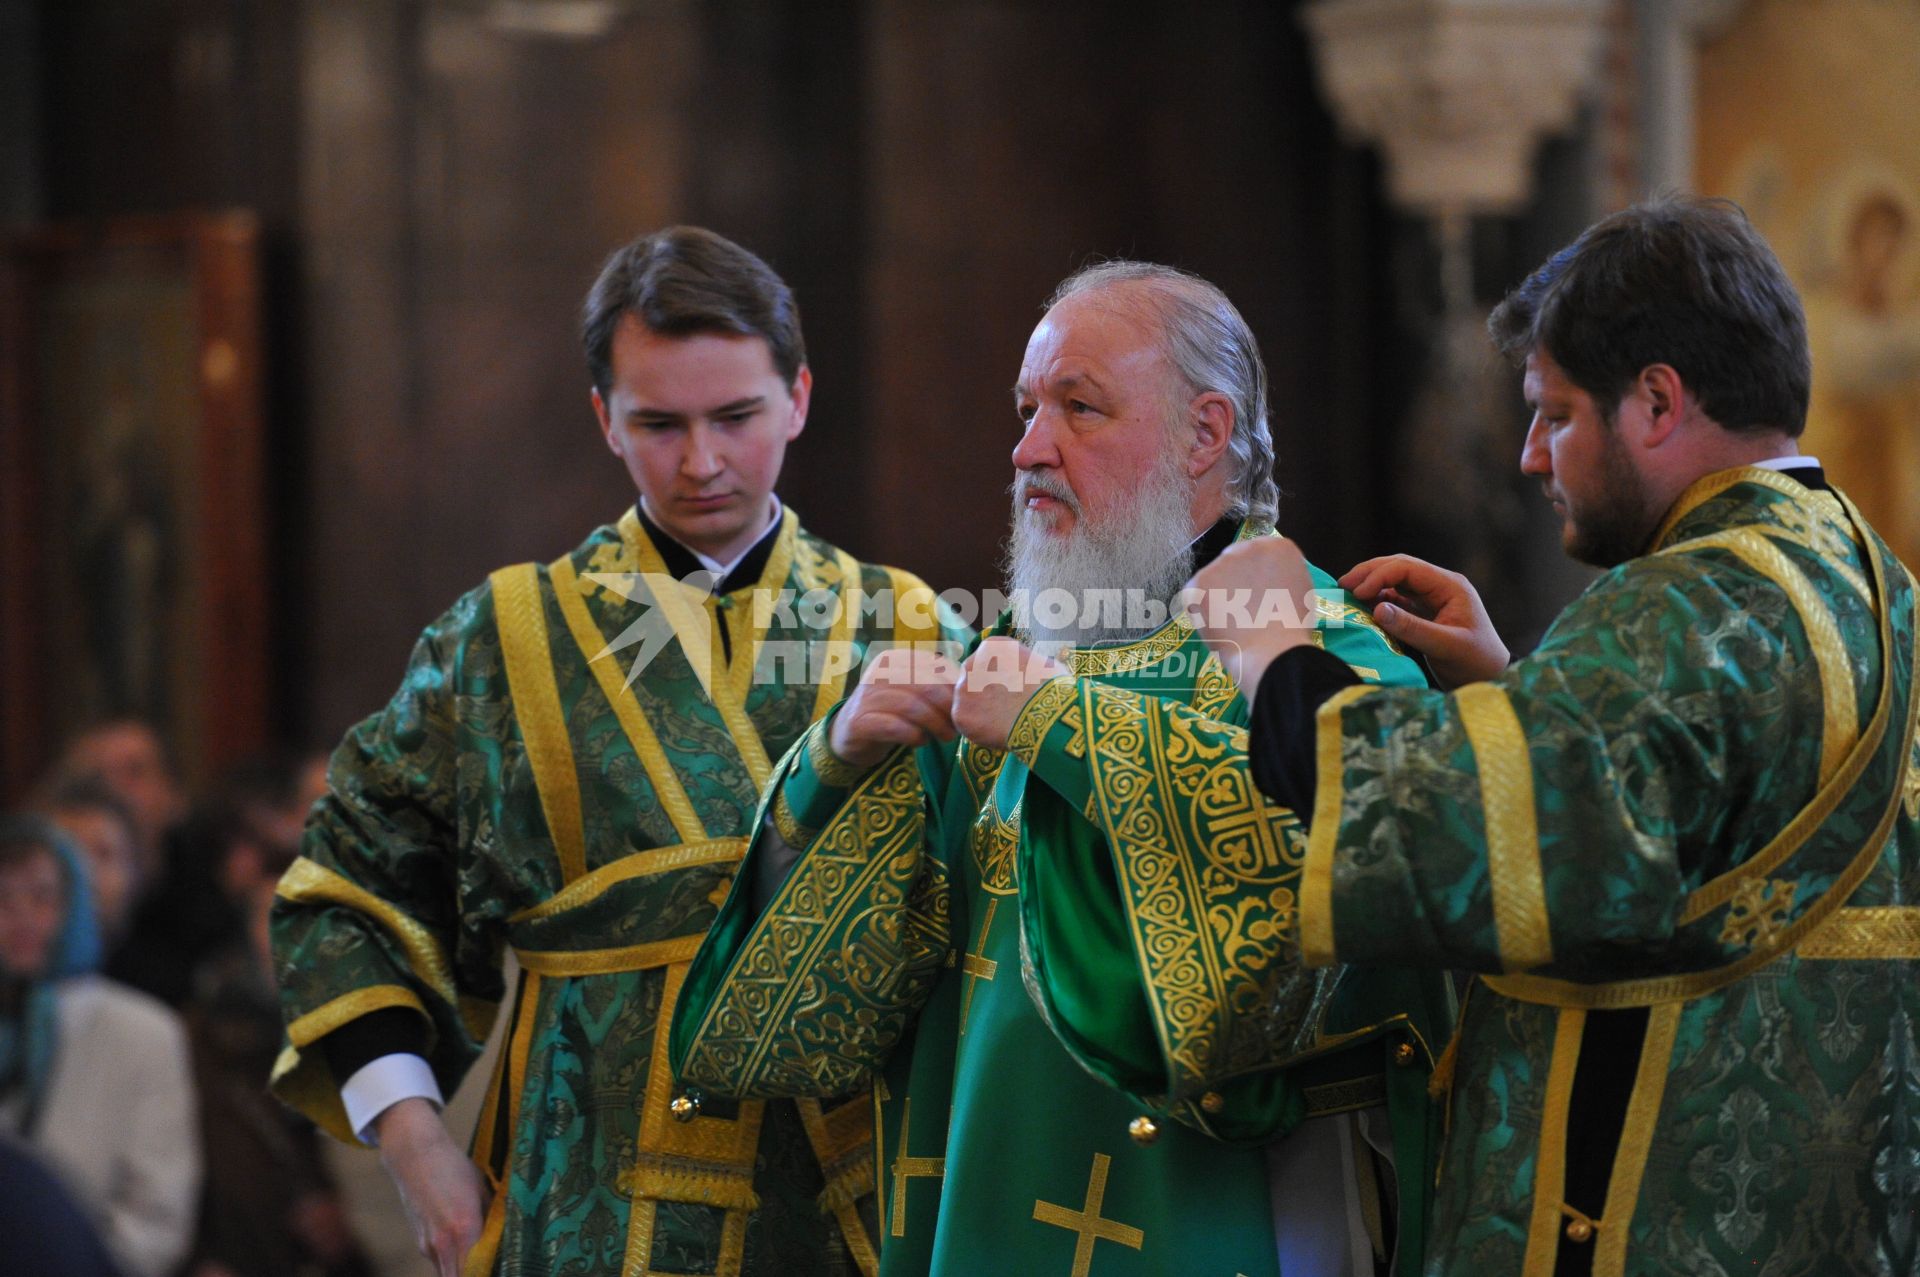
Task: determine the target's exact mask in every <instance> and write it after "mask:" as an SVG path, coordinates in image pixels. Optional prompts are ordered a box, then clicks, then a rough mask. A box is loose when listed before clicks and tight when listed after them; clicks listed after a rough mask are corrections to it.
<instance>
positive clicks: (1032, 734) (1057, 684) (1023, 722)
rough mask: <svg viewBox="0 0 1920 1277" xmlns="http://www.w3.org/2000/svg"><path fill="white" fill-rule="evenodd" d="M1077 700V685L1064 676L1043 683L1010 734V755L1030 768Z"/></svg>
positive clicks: (1016, 719) (1019, 715) (1008, 742)
mask: <svg viewBox="0 0 1920 1277" xmlns="http://www.w3.org/2000/svg"><path fill="white" fill-rule="evenodd" d="M1078 696H1079V691H1078V685H1077V684H1075V682H1074V681H1073V680H1072V679H1071V678H1068V677H1066V676H1065V675H1062V676H1060V677H1059V678H1050V679H1048V680H1047V681H1046V682H1044V683H1042V684H1041V685H1040V687H1039V689H1038V690H1036V691H1035V692H1034V694H1033V695H1032V696H1029V697H1028V698H1027V703H1026V704H1025V705H1022V706H1021V707H1020V713H1019V714H1018V715H1016V716H1015V717H1014V720H1013V727H1012V728H1011V729H1010V730H1009V731H1008V733H1007V752H1008V753H1010V754H1012V755H1013V756H1014V757H1015V758H1018V759H1020V760H1022V761H1023V762H1025V763H1026V764H1027V765H1028V766H1029V767H1031V766H1032V765H1033V760H1034V759H1035V758H1036V757H1037V756H1038V755H1039V753H1040V743H1041V742H1042V741H1044V740H1045V739H1046V738H1047V733H1048V732H1049V731H1050V730H1052V728H1053V725H1054V723H1055V722H1056V721H1058V720H1059V718H1060V716H1061V715H1062V714H1063V713H1065V712H1066V709H1067V707H1068V706H1070V705H1072V704H1073V702H1074V701H1075V700H1076V699H1077V698H1078Z"/></svg>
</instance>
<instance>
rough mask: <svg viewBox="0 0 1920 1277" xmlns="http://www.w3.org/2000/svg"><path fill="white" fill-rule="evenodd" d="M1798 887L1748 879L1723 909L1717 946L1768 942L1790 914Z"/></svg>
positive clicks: (1781, 882) (1772, 879) (1784, 882)
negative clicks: (1724, 912)
mask: <svg viewBox="0 0 1920 1277" xmlns="http://www.w3.org/2000/svg"><path fill="white" fill-rule="evenodd" d="M1798 885H1799V884H1798V883H1792V882H1787V881H1785V880H1783V879H1779V878H1767V879H1764V880H1762V879H1759V878H1749V879H1748V880H1747V881H1745V882H1743V883H1741V884H1740V886H1739V889H1738V890H1736V891H1735V892H1734V893H1733V900H1732V902H1731V903H1730V904H1729V905H1728V907H1727V925H1726V926H1725V927H1723V928H1721V931H1720V943H1721V944H1744V945H1754V944H1760V943H1763V942H1765V941H1767V940H1770V939H1772V937H1773V933H1774V932H1776V931H1778V930H1779V929H1780V928H1781V927H1782V926H1783V925H1785V922H1786V919H1787V916H1788V915H1789V914H1791V913H1792V912H1793V893H1794V891H1795V889H1796V888H1797V887H1798Z"/></svg>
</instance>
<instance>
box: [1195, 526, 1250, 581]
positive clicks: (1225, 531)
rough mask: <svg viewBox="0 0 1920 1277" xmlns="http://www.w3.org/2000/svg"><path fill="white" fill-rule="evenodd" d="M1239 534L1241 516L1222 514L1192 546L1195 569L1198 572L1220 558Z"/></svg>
mask: <svg viewBox="0 0 1920 1277" xmlns="http://www.w3.org/2000/svg"><path fill="white" fill-rule="evenodd" d="M1239 535H1240V519H1239V517H1238V516H1236V515H1231V514H1229V515H1224V516H1222V517H1221V519H1220V520H1219V521H1218V522H1216V523H1215V524H1214V525H1213V526H1212V527H1210V528H1208V529H1207V530H1206V531H1205V532H1202V533H1201V534H1200V536H1199V538H1198V539H1197V540H1195V541H1194V543H1193V545H1192V546H1191V547H1190V548H1191V549H1192V550H1193V570H1194V571H1195V572H1198V571H1199V570H1200V569H1201V568H1203V567H1205V566H1207V564H1209V563H1211V562H1213V561H1214V560H1215V559H1217V558H1219V557H1220V555H1221V553H1222V552H1223V551H1224V550H1225V549H1226V548H1227V547H1228V546H1230V545H1232V544H1233V542H1234V539H1235V538H1236V537H1238V536H1239Z"/></svg>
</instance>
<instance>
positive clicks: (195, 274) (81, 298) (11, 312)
mask: <svg viewBox="0 0 1920 1277" xmlns="http://www.w3.org/2000/svg"><path fill="white" fill-rule="evenodd" d="M257 238H258V237H257V232H256V230H255V225H254V221H253V219H252V218H251V217H249V216H247V215H244V214H227V215H219V216H213V215H208V216H179V217H168V218H160V219H133V220H125V221H117V222H109V223H105V224H102V225H96V226H91V227H55V228H48V229H44V230H40V231H35V232H31V233H28V234H26V235H23V236H20V237H18V238H16V239H15V240H13V241H11V242H10V243H9V244H8V245H7V252H6V255H5V269H4V275H0V280H3V281H4V282H3V284H0V301H3V302H4V312H5V324H4V328H3V329H0V334H3V335H4V341H0V349H3V350H4V361H3V362H4V386H3V388H4V394H0V423H3V427H4V429H3V432H0V449H4V454H3V457H0V460H4V477H0V506H4V513H0V614H4V617H5V619H4V621H0V692H3V693H4V696H5V702H6V712H5V714H4V719H5V727H4V734H0V782H4V787H5V789H6V790H7V792H8V794H9V795H13V794H17V793H18V791H19V789H20V787H21V786H22V785H23V784H25V783H27V782H28V781H29V780H30V779H31V777H32V776H33V775H34V774H35V773H36V772H37V771H38V770H39V768H40V767H42V766H44V765H45V763H46V762H47V761H49V760H50V758H51V757H52V756H53V754H54V753H55V751H57V750H58V748H59V746H60V743H61V741H62V740H63V739H64V738H65V737H66V736H68V735H69V734H71V733H72V732H74V731H76V730H78V729H79V728H81V727H84V726H85V725H87V724H88V723H91V722H96V721H99V720H102V719H107V718H117V717H137V718H141V719H145V720H147V721H149V722H151V723H153V724H154V725H155V726H156V727H157V728H159V729H160V731H161V733H162V735H163V736H164V737H165V738H166V739H167V741H168V743H169V744H170V745H171V746H172V747H173V750H174V751H175V754H176V756H177V757H178V758H179V759H180V760H181V762H182V764H183V766H184V767H185V768H186V769H187V771H188V773H189V775H193V774H195V773H197V772H201V771H203V770H204V769H205V768H207V767H211V766H217V765H218V764H219V763H220V762H222V761H224V760H226V759H228V758H231V757H233V756H234V755H235V754H237V753H239V752H242V751H244V750H246V749H249V748H252V747H254V746H256V745H257V744H258V743H259V741H260V739H261V737H262V735H263V733H264V728H265V717H266V680H267V670H266V660H267V652H266V628H267V618H266V610H265V585H266V581H265V560H264V555H265V533H264V528H263V516H264V503H263V498H262V484H263V479H264V476H263V474H262V472H261V451H262V440H261V420H260V407H259V403H260V384H261V381H260V366H259V365H260V340H259V315H258V307H257V292H258V289H257V286H256V279H257V256H258V252H257Z"/></svg>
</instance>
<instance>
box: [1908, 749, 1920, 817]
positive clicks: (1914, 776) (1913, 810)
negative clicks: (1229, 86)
mask: <svg viewBox="0 0 1920 1277" xmlns="http://www.w3.org/2000/svg"><path fill="white" fill-rule="evenodd" d="M1907 819H1908V820H1920V751H1916V752H1915V753H1914V756H1913V759H1912V761H1911V762H1909V763H1908V764H1907Z"/></svg>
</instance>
